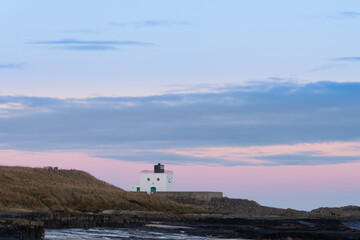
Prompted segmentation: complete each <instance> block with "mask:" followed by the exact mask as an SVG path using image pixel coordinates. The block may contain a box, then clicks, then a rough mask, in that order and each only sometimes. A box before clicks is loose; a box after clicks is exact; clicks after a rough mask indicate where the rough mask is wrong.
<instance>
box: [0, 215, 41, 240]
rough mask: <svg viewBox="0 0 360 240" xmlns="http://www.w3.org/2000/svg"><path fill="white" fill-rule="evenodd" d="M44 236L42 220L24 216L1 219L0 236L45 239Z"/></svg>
mask: <svg viewBox="0 0 360 240" xmlns="http://www.w3.org/2000/svg"><path fill="white" fill-rule="evenodd" d="M44 236H45V234H44V227H43V224H42V222H38V221H29V220H28V219H24V218H5V219H0V238H17V239H43V238H44Z"/></svg>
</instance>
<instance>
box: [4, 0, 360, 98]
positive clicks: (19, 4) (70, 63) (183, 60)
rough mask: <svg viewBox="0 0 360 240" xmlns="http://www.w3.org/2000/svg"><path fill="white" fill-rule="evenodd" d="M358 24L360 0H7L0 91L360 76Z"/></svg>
mask: <svg viewBox="0 0 360 240" xmlns="http://www.w3.org/2000/svg"><path fill="white" fill-rule="evenodd" d="M359 25H360V3H359V1H356V0H353V1H349V0H345V1H331V0H330V1H329V0H326V1H325V0H323V1H320V0H319V1H279V0H277V1H276V0H275V1H89V0H86V1H63V0H62V1H45V0H42V1H39V0H33V1H25V0H24V1H10V0H8V1H6V0H4V1H1V4H0V29H1V38H0V42H1V44H0V53H1V54H0V81H1V89H0V94H1V95H26V96H48V97H62V98H63V97H75V98H80V97H92V96H143V95H153V94H162V93H165V92H169V91H181V90H191V91H195V92H196V91H198V90H200V88H201V90H204V89H203V88H205V91H206V89H207V88H217V87H222V86H224V85H226V86H228V85H238V84H244V83H247V82H249V81H261V82H262V81H265V82H266V81H269V78H279V79H283V81H290V82H317V81H336V82H344V81H358V80H359V79H358V76H359V74H360V67H359V66H360V61H359V59H356V57H359V56H360V50H359V47H358V43H359V42H360V32H359V31H358V28H359ZM347 58H349V59H347ZM350 58H352V60H351V59H350ZM199 85H200V86H199Z"/></svg>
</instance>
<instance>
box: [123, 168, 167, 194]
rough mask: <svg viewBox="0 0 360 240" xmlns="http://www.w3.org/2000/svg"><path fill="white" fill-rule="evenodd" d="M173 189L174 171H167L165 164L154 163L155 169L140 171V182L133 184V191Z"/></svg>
mask: <svg viewBox="0 0 360 240" xmlns="http://www.w3.org/2000/svg"><path fill="white" fill-rule="evenodd" d="M172 189H173V172H172V171H165V168H164V165H161V164H160V163H159V164H157V165H154V171H152V170H143V171H141V172H140V184H136V185H131V186H130V191H132V192H147V193H148V194H151V193H153V192H169V191H172Z"/></svg>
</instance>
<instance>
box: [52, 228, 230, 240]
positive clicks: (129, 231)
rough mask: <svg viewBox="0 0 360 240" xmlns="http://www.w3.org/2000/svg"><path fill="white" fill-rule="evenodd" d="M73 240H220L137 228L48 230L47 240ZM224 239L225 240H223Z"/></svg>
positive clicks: (183, 233)
mask: <svg viewBox="0 0 360 240" xmlns="http://www.w3.org/2000/svg"><path fill="white" fill-rule="evenodd" d="M62 239H64V240H65V239H66V240H73V239H146V240H152V239H182V240H184V239H192V240H196V239H199V240H203V239H218V238H209V237H199V236H191V235H189V234H187V233H185V232H181V231H180V232H178V233H169V232H161V231H149V230H145V229H137V228H117V229H111V228H91V229H77V228H72V229H60V230H46V231H45V240H62ZM222 239H223V238H222Z"/></svg>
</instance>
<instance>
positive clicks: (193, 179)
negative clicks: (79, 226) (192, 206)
mask: <svg viewBox="0 0 360 240" xmlns="http://www.w3.org/2000/svg"><path fill="white" fill-rule="evenodd" d="M359 26H360V3H359V1H357V0H341V1H340V0H318V1H309V0H301V1H285V0H272V1H267V0H256V1H250V0H243V1H235V0H234V1H231V0H226V1H223V0H221V1H220V0H207V1H201V0H198V1H186V0H183V1H165V0H164V1H157V0H154V1H146V0H142V1H140V0H133V1H119V0H116V1H115V0H107V1H93V0H86V1H83V0H78V1H69V0H62V1H59V0H54V1H46V0H32V1H27V0H19V1H11V0H3V1H1V2H0V43H1V44H0V164H1V165H12V166H14V165H17V166H32V167H42V166H47V165H53V166H55V165H56V166H59V167H60V168H65V169H80V170H85V171H88V172H90V173H91V174H93V175H94V176H96V177H98V178H100V179H102V180H105V181H107V182H109V183H111V184H114V185H116V186H118V187H121V188H123V189H126V190H128V189H129V185H130V184H134V183H135V184H136V183H138V181H139V172H140V170H143V169H152V165H154V164H157V163H158V162H161V163H163V164H165V167H166V169H169V170H173V171H174V188H175V190H178V191H205V190H206V191H222V192H224V195H225V196H228V197H232V198H244V199H251V200H255V201H257V202H258V203H260V204H262V205H266V206H273V207H282V208H295V209H303V210H310V209H314V208H317V207H321V206H328V207H340V206H345V205H360V201H359V199H360V184H359V182H360V175H359V174H358V172H359V170H360V137H359V136H360V78H359V76H360V49H359V47H358V43H359V42H360V32H359V31H358V29H359Z"/></svg>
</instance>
